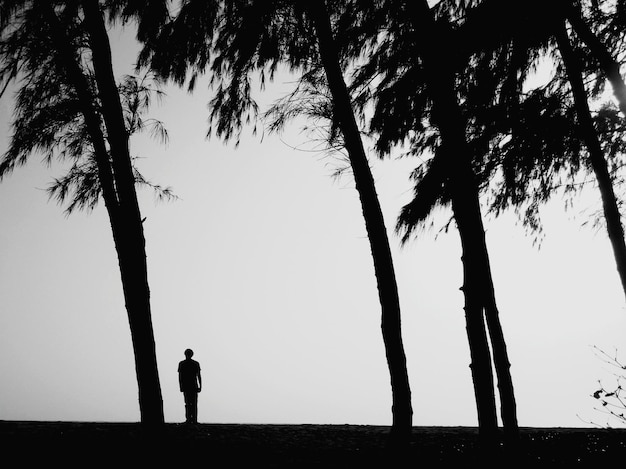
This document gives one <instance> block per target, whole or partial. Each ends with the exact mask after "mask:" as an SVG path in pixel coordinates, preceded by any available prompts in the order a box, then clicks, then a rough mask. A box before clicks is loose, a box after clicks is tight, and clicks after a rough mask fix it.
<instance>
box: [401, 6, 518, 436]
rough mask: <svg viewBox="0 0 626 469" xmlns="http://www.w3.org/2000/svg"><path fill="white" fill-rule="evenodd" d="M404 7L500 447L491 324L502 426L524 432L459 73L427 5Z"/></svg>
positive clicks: (477, 371) (481, 410) (491, 430)
mask: <svg viewBox="0 0 626 469" xmlns="http://www.w3.org/2000/svg"><path fill="white" fill-rule="evenodd" d="M405 6H406V9H407V10H406V11H407V12H408V13H409V18H411V20H412V21H413V24H414V31H415V33H416V37H417V38H418V39H417V40H418V42H419V43H418V44H416V47H417V50H418V53H419V54H420V55H421V57H422V59H423V61H424V68H425V69H426V73H427V86H428V88H429V90H430V93H431V97H432V100H433V111H432V118H433V123H434V124H435V125H436V126H437V127H438V128H439V131H440V133H441V137H442V141H443V145H444V149H445V154H446V155H447V158H448V160H449V164H450V179H449V183H448V184H449V190H450V192H451V195H452V208H453V212H454V217H455V220H456V222H457V227H458V229H459V234H460V236H461V243H462V248H463V268H464V285H463V288H462V289H463V293H464V295H465V314H466V322H467V333H468V341H469V344H470V353H471V355H472V364H471V368H472V376H473V378H474V392H475V395H476V405H477V411H478V420H479V428H480V431H481V434H482V435H483V437H484V438H483V439H484V441H486V442H488V443H489V444H492V443H494V442H495V440H496V438H497V416H496V404H495V395H494V385H493V373H492V368H491V353H490V350H489V345H488V344H489V342H488V339H487V333H486V331H485V321H486V322H487V325H488V327H489V335H490V339H491V344H492V348H493V354H494V357H493V361H494V364H495V368H496V372H497V375H498V389H499V392H500V401H501V406H502V419H503V425H505V432H506V433H507V435H508V436H509V437H510V439H511V440H516V439H517V437H518V434H519V428H518V424H517V410H516V404H515V397H514V392H513V383H512V379H511V374H510V363H509V360H508V354H507V350H506V344H505V341H504V334H503V332H502V327H501V324H500V319H499V314H498V310H497V307H496V302H495V294H494V288H493V279H492V276H491V269H490V266H489V255H488V251H487V245H486V242H485V230H484V226H483V223H482V214H481V211H480V203H479V190H478V185H477V183H476V180H475V175H474V173H473V170H472V168H471V160H470V158H469V155H470V151H469V148H468V146H467V142H466V137H465V125H464V122H463V117H462V114H461V110H460V108H459V105H458V101H457V98H456V92H455V86H454V77H455V72H454V70H453V66H452V64H451V63H449V62H447V61H446V58H448V59H449V58H450V57H451V54H448V53H447V52H446V50H445V46H444V45H445V38H444V37H443V36H442V35H441V34H439V32H440V31H438V29H437V26H436V25H435V22H434V19H433V17H432V13H431V12H430V9H429V7H428V4H427V3H426V2H425V1H422V2H419V4H416V3H414V2H405ZM426 44H430V46H426ZM438 46H439V47H438ZM451 158H455V161H451V160H450V159H451Z"/></svg>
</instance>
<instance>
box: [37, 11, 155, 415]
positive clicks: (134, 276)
mask: <svg viewBox="0 0 626 469" xmlns="http://www.w3.org/2000/svg"><path fill="white" fill-rule="evenodd" d="M44 3H46V2H44ZM85 6H86V8H85V13H87V11H88V10H89V8H92V11H91V13H92V14H93V13H94V11H93V7H94V5H93V4H92V5H88V4H86V5H85ZM95 8H96V10H95V11H96V12H97V15H98V18H100V21H102V17H101V16H100V11H99V6H98V4H97V2H96V3H95ZM43 11H44V14H45V15H46V18H47V20H48V21H49V22H50V25H51V30H52V32H53V34H54V35H55V44H56V46H57V50H58V54H59V59H60V60H62V61H63V63H64V64H65V67H66V73H67V74H68V78H69V79H70V80H71V82H72V84H73V86H74V88H75V90H76V93H77V96H78V97H79V100H80V105H81V109H82V113H83V116H84V118H85V122H86V124H87V128H88V132H89V135H90V138H91V140H92V144H93V146H94V150H95V158H96V164H97V167H98V177H99V178H100V182H101V186H102V191H103V198H104V201H105V205H106V207H107V212H108V214H109V221H110V223H111V228H112V231H113V239H114V242H115V246H116V250H117V253H118V259H119V264H120V272H121V277H122V284H123V286H124V295H125V299H126V307H127V311H128V316H129V322H130V328H131V334H132V338H133V347H134V350H135V366H136V370H137V382H138V386H139V406H140V411H141V421H142V422H144V423H163V421H164V417H163V402H162V398H161V388H160V384H159V380H158V372H157V367H156V355H155V350H154V338H153V333H152V324H151V320H150V309H149V294H148V289H147V277H146V275H145V272H146V271H147V269H146V267H145V249H144V248H143V244H142V243H141V242H138V241H142V240H143V229H142V227H141V220H140V218H138V221H139V224H138V225H137V224H136V223H135V224H134V228H135V233H134V237H133V236H132V235H131V236H129V226H130V230H132V228H133V217H129V216H127V215H126V214H125V213H124V211H123V206H122V205H121V204H120V201H119V194H120V181H119V180H118V179H119V177H118V174H117V173H116V169H115V168H113V169H112V168H111V167H110V165H109V158H108V153H107V151H106V147H105V144H104V136H103V134H102V131H101V128H100V117H99V116H98V114H97V112H96V110H95V108H94V106H93V103H94V101H95V97H94V96H93V95H92V93H91V90H90V87H89V84H88V83H87V80H86V78H85V76H84V75H83V72H82V70H81V69H80V66H79V65H78V63H77V62H76V57H75V56H76V52H75V51H74V49H73V48H72V47H71V46H70V44H69V40H68V39H67V37H66V36H65V34H64V32H63V29H62V27H61V25H60V23H59V20H58V18H57V17H56V14H55V12H54V10H53V9H52V7H51V6H50V5H47V4H45V5H44V10H43ZM96 19H97V18H96ZM92 21H93V18H92ZM102 28H104V24H103V23H102ZM101 31H103V32H104V34H105V36H106V30H104V29H102V30H101ZM92 45H95V46H96V47H103V46H106V47H107V48H108V37H104V38H103V37H102V36H101V35H100V36H96V39H94V40H93V41H92ZM92 52H93V54H94V60H95V56H96V55H98V54H97V52H95V51H92ZM99 58H100V59H102V58H101V57H99ZM110 59H111V56H110V50H109V54H108V60H109V64H110ZM104 60H105V61H106V56H105V59H104ZM110 77H113V75H112V71H111V75H110ZM113 88H114V89H115V90H116V91H115V97H116V99H117V100H118V102H119V95H118V94H117V87H116V86H115V82H114V81H113ZM101 98H104V97H103V96H101ZM102 101H103V102H104V101H106V99H102ZM120 110H121V107H120ZM119 117H120V119H122V115H121V114H120V116H119ZM122 122H123V121H122ZM122 125H123V124H122ZM107 134H108V136H109V137H111V135H112V129H110V128H107ZM123 135H125V134H123ZM109 144H110V145H111V147H113V145H112V142H111V141H109ZM115 157H119V155H114V159H115ZM128 165H129V166H130V158H128ZM131 171H132V170H131ZM132 190H133V192H134V185H133V188H132ZM135 200H136V196H135ZM126 205H127V204H126ZM136 214H137V216H138V215H139V213H138V210H137V212H136ZM137 226H139V228H140V231H139V234H140V235H138V234H137V230H136V228H137ZM129 240H131V241H129ZM132 240H134V241H132ZM142 253H143V256H142V255H141V254H142ZM146 305H147V308H146Z"/></svg>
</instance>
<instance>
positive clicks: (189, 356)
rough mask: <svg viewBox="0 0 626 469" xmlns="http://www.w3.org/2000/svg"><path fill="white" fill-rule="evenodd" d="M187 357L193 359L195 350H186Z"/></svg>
mask: <svg viewBox="0 0 626 469" xmlns="http://www.w3.org/2000/svg"><path fill="white" fill-rule="evenodd" d="M185 356H186V357H187V358H191V357H193V350H191V349H190V348H188V349H187V350H185Z"/></svg>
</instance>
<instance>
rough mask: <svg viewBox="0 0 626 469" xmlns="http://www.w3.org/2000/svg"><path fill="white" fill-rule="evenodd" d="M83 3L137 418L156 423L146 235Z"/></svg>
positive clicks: (110, 83)
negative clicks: (113, 201)
mask: <svg viewBox="0 0 626 469" xmlns="http://www.w3.org/2000/svg"><path fill="white" fill-rule="evenodd" d="M82 5H83V11H84V13H85V25H86V27H87V30H88V33H89V39H90V46H91V52H92V61H93V65H94V74H95V79H96V84H97V87H98V92H99V95H100V96H99V98H100V102H101V105H102V114H103V117H104V122H105V126H106V129H107V135H108V141H109V145H110V149H111V161H112V167H113V175H114V178H115V187H116V190H117V195H118V201H119V215H120V216H119V219H118V220H117V221H118V222H119V224H116V226H115V227H113V232H114V239H115V241H116V249H117V253H118V261H119V266H120V273H121V279H122V287H123V291H124V299H125V303H126V310H127V313H128V321H129V325H130V329H131V335H132V343H133V349H134V354H135V370H136V374H137V383H138V388H139V408H140V412H141V422H142V423H147V424H161V423H163V422H164V415H163V399H162V395H161V385H160V381H159V374H158V368H157V360H156V347H155V340H154V331H153V327H152V315H151V309H150V290H149V287H148V269H147V262H146V248H145V238H144V233H143V225H142V220H141V213H140V211H139V203H138V201H137V194H136V190H135V179H134V174H133V168H132V162H131V157H130V152H129V147H128V133H127V131H126V127H125V124H124V114H123V110H122V105H121V102H120V97H119V92H118V89H117V85H116V82H115V76H114V73H113V65H112V59H111V48H110V44H109V38H108V35H107V32H106V27H105V24H104V19H103V16H102V12H101V11H100V6H99V2H98V0H85V1H83V2H82Z"/></svg>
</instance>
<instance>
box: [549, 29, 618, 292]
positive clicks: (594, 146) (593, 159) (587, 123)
mask: <svg viewBox="0 0 626 469" xmlns="http://www.w3.org/2000/svg"><path fill="white" fill-rule="evenodd" d="M556 38H557V43H558V46H559V50H560V52H561V56H562V58H563V62H564V64H565V68H566V71H567V75H568V79H569V82H570V86H571V88H572V95H573V97H574V106H575V108H576V115H577V117H578V126H579V127H580V130H581V132H582V135H583V138H584V140H585V144H586V146H587V150H588V151H589V162H590V163H591V168H592V169H593V172H594V174H595V176H596V180H597V181H598V188H599V190H600V196H601V198H602V207H603V210H604V218H605V220H606V229H607V232H608V235H609V240H610V242H611V246H612V247H613V255H614V257H615V262H616V264H617V271H618V273H619V276H620V280H621V282H622V288H623V289H624V294H625V295H626V242H625V240H624V228H623V226H622V222H621V215H620V212H619V206H618V203H617V197H616V196H615V191H614V189H613V182H612V181H611V175H610V173H609V168H608V164H607V161H606V159H605V158H604V154H603V152H602V147H601V145H600V141H599V139H598V134H597V132H596V129H595V127H594V125H593V120H592V118H591V111H590V110H589V103H588V102H587V92H586V90H585V85H584V82H583V75H582V70H581V67H580V64H579V63H578V59H577V57H576V55H575V54H574V51H573V50H572V46H571V44H570V41H569V37H568V36H567V29H566V28H565V24H564V23H563V24H562V25H561V27H560V29H559V30H558V31H557V34H556Z"/></svg>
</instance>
